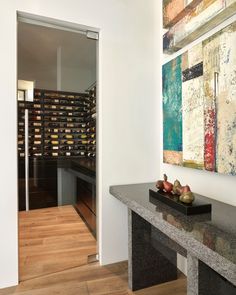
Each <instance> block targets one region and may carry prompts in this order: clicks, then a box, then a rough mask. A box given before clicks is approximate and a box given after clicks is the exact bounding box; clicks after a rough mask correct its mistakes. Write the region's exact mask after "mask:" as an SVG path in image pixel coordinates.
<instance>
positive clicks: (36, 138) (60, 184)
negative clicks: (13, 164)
mask: <svg viewBox="0 0 236 295" xmlns="http://www.w3.org/2000/svg"><path fill="white" fill-rule="evenodd" d="M26 116H27V118H26ZM26 125H27V126H26ZM26 129H28V131H26ZM25 135H26V136H27V139H28V140H27V144H26V138H25ZM26 148H27V153H26ZM26 157H27V159H28V162H29V165H28V166H29V171H28V172H27V173H28V193H29V209H30V210H32V209H39V208H47V207H55V206H60V205H67V204H72V205H74V208H75V209H76V210H77V212H78V213H79V214H80V215H81V217H82V218H83V219H84V221H85V222H86V224H87V226H88V227H89V229H90V230H91V232H92V233H93V234H94V235H96V84H93V85H92V86H91V87H90V88H89V89H88V90H87V91H86V92H85V93H74V92H64V91H52V90H42V89H34V98H33V101H26V100H24V95H23V98H22V96H21V99H20V100H18V176H19V185H18V190H19V192H18V194H19V210H26V191H27V188H26V182H25V180H26V172H25V171H26V169H25V167H26V164H25V163H26V162H25V160H26Z"/></svg>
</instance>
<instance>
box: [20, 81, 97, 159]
mask: <svg viewBox="0 0 236 295" xmlns="http://www.w3.org/2000/svg"><path fill="white" fill-rule="evenodd" d="M95 102H96V86H95V87H93V88H92V89H91V90H90V91H89V93H82V94H80V93H70V92H61V91H48V90H41V89H35V91H34V101H33V102H28V101H27V102H26V101H18V153H19V157H20V158H21V157H22V158H23V157H24V156H25V138H24V136H25V128H24V127H25V126H24V125H25V122H24V120H25V119H24V116H25V109H28V113H29V122H28V125H29V156H30V157H40V158H68V157H93V158H94V157H95V156H96V127H95V126H96V121H95V119H94V118H93V117H94V114H96V104H95ZM92 116H93V117H92Z"/></svg>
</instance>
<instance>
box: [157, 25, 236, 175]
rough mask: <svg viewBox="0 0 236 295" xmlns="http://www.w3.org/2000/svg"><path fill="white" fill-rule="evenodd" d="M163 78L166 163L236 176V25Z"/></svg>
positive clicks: (170, 65) (174, 64)
mask: <svg viewBox="0 0 236 295" xmlns="http://www.w3.org/2000/svg"><path fill="white" fill-rule="evenodd" d="M162 74H163V149H164V162H165V163H169V164H176V165H182V166H185V167H192V168H197V169H205V170H209V171H216V172H219V173H224V174H232V175H236V22H233V23H232V24H231V25H229V26H227V27H226V28H224V29H222V30H221V31H219V32H217V33H216V34H214V35H213V36H211V37H210V38H208V39H206V40H205V41H203V42H201V43H200V44H198V45H196V46H194V47H192V48H191V49H190V50H188V51H186V52H185V53H183V54H182V55H180V56H178V57H177V58H175V59H173V60H172V61H170V62H168V63H166V64H165V65H164V66H163V73H162Z"/></svg>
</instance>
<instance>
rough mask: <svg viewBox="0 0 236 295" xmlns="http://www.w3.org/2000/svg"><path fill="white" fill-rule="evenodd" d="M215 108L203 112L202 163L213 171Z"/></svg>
mask: <svg viewBox="0 0 236 295" xmlns="http://www.w3.org/2000/svg"><path fill="white" fill-rule="evenodd" d="M215 116H216V114H215V110H214V109H208V110H207V111H206V113H205V144H204V162H205V163H204V164H205V169H206V170H209V171H215V168H216V167H215V157H216V155H215V144H216V136H215Z"/></svg>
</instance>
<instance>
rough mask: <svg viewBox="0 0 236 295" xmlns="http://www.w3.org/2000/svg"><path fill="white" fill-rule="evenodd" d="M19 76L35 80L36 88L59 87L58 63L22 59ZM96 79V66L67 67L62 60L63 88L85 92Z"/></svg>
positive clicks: (51, 88) (49, 88)
mask: <svg viewBox="0 0 236 295" xmlns="http://www.w3.org/2000/svg"><path fill="white" fill-rule="evenodd" d="M18 78H19V79H20V80H28V81H35V88H40V89H47V90H56V89H57V65H56V60H55V63H54V65H53V64H49V65H45V64H42V63H40V62H39V63H36V62H35V61H31V60H30V58H28V59H22V58H21V59H20V63H19V64H18ZM95 81H96V67H95V65H94V69H93V70H91V69H87V68H81V67H76V66H75V67H67V66H65V64H64V63H63V62H62V67H61V90H62V91H72V92H81V93H83V92H85V90H86V89H87V88H88V87H89V86H90V85H92V84H93V83H94V82H95Z"/></svg>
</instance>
